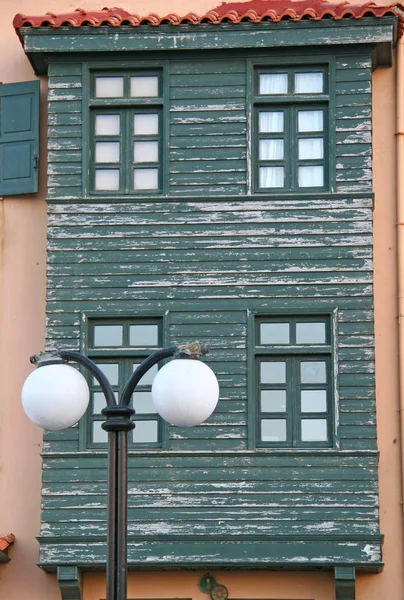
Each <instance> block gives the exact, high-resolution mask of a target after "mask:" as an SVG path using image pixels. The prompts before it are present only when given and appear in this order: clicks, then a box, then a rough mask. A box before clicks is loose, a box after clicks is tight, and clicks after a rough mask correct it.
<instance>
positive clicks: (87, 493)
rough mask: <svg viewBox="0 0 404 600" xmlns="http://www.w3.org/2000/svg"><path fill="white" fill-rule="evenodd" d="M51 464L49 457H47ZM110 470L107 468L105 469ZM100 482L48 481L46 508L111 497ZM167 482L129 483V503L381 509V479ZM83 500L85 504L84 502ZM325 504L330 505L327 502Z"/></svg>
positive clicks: (101, 474)
mask: <svg viewBox="0 0 404 600" xmlns="http://www.w3.org/2000/svg"><path fill="white" fill-rule="evenodd" d="M46 460H48V456H46ZM105 469H106V467H105ZM97 475H98V476H99V477H100V478H101V479H100V478H99V477H97V479H96V480H95V481H90V482H89V481H82V482H80V483H79V485H78V482H76V481H73V482H72V481H70V482H59V481H48V482H46V483H45V484H44V486H43V488H42V494H43V499H44V502H45V503H46V504H48V503H49V502H51V503H52V504H51V505H53V502H54V503H55V505H56V504H57V503H59V502H60V503H61V504H64V505H65V504H67V505H69V506H75V505H76V503H77V502H84V503H86V502H89V503H91V502H92V500H91V498H92V497H95V498H97V497H99V496H105V495H106V494H107V488H108V483H107V480H106V474H103V473H102V472H101V471H97ZM241 483H242V485H240V481H228V482H227V481H223V482H217V481H207V480H206V479H203V480H202V481H200V482H198V481H192V482H187V481H180V482H178V481H170V482H168V481H165V482H164V483H162V482H154V483H153V482H149V481H147V482H144V481H129V484H128V499H129V502H130V503H131V505H132V506H135V505H136V504H137V503H139V504H142V503H146V502H147V499H148V498H150V502H154V503H156V502H161V503H162V504H165V503H167V502H170V503H174V504H175V503H178V504H179V505H181V504H182V503H183V502H184V501H185V502H186V500H184V499H187V498H191V501H192V499H193V501H194V502H197V501H198V500H197V499H198V498H199V499H201V500H202V499H204V498H207V499H208V500H210V502H213V503H215V504H216V505H217V506H220V505H221V504H222V503H223V502H224V503H225V502H226V498H229V499H230V500H231V501H232V502H233V503H237V502H241V503H244V502H248V503H250V502H252V503H253V504H254V498H255V497H257V498H259V499H260V501H261V502H263V503H264V504H266V505H270V503H271V502H273V503H274V504H275V505H276V504H280V505H282V506H285V505H286V506H289V505H291V504H294V503H296V504H297V505H305V503H306V502H308V503H310V500H309V498H311V499H312V502H313V503H314V504H315V505H319V504H321V501H320V498H322V497H324V495H325V494H326V497H327V498H329V502H330V503H331V504H334V503H335V504H336V505H340V506H345V505H346V504H348V506H351V505H353V506H358V505H364V506H367V505H368V502H369V506H374V505H375V504H376V505H377V478H376V477H375V476H373V477H372V478H370V477H369V478H368V479H364V480H358V481H356V482H355V485H354V486H353V485H352V482H351V481H344V480H338V481H334V480H329V479H325V480H324V481H310V480H308V481H299V482H294V481H290V482H289V481H287V480H285V481H277V482H269V483H268V484H267V483H266V482H265V481H248V480H243V481H242V482H241ZM80 499H81V500H80ZM324 503H325V504H328V502H326V501H324Z"/></svg>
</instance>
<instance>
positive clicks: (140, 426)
mask: <svg viewBox="0 0 404 600" xmlns="http://www.w3.org/2000/svg"><path fill="white" fill-rule="evenodd" d="M133 441H134V442H135V443H137V444H142V443H147V442H149V443H150V442H157V441H158V423H157V421H136V427H135V429H134V430H133Z"/></svg>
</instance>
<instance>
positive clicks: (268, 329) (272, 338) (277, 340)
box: [260, 323, 290, 344]
mask: <svg viewBox="0 0 404 600" xmlns="http://www.w3.org/2000/svg"><path fill="white" fill-rule="evenodd" d="M289 342H290V334H289V323H261V325H260V343H261V344H289Z"/></svg>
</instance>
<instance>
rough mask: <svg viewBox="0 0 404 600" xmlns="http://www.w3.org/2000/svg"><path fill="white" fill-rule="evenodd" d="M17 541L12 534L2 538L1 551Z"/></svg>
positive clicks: (0, 539)
mask: <svg viewBox="0 0 404 600" xmlns="http://www.w3.org/2000/svg"><path fill="white" fill-rule="evenodd" d="M14 541H15V536H14V535H13V534H12V533H9V534H8V535H2V536H0V551H3V550H6V548H8V546H9V545H10V544H12V543H13V542H14Z"/></svg>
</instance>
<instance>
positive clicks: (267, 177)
mask: <svg viewBox="0 0 404 600" xmlns="http://www.w3.org/2000/svg"><path fill="white" fill-rule="evenodd" d="M283 185H284V184H283V167H261V168H260V187H261V188H280V187H283Z"/></svg>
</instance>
